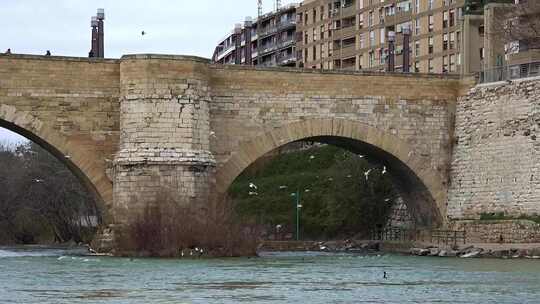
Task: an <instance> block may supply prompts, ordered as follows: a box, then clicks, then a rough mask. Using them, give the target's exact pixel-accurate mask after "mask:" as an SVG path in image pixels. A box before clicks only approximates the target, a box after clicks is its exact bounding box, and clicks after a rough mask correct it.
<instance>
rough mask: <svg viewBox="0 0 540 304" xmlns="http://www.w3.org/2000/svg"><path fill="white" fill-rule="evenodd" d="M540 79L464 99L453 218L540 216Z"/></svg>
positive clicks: (477, 91)
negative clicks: (497, 214) (500, 215)
mask: <svg viewBox="0 0 540 304" xmlns="http://www.w3.org/2000/svg"><path fill="white" fill-rule="evenodd" d="M539 123H540V79H539V78H536V79H532V78H531V79H527V80H520V81H516V82H513V83H497V84H491V85H489V86H477V87H476V88H474V89H472V90H471V91H470V93H469V94H468V95H467V96H465V97H462V98H460V99H459V100H458V104H457V109H456V127H455V137H456V139H455V144H456V146H455V147H454V150H453V159H452V165H451V185H450V187H449V194H448V197H449V200H448V202H449V204H448V216H449V218H451V219H479V218H480V216H481V215H482V214H483V213H504V214H505V215H506V216H512V217H516V218H517V217H519V216H521V215H523V214H526V215H533V214H535V213H537V214H540V139H539V138H538V137H539V136H540V124H539Z"/></svg>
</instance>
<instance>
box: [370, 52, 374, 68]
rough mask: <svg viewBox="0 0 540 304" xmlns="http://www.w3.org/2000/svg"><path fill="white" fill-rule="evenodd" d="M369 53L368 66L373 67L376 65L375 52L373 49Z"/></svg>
mask: <svg viewBox="0 0 540 304" xmlns="http://www.w3.org/2000/svg"><path fill="white" fill-rule="evenodd" d="M368 55H369V58H368V66H369V67H370V68H372V67H373V66H374V65H375V53H374V52H373V51H369V53H368Z"/></svg>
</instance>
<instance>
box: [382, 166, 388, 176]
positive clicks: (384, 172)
mask: <svg viewBox="0 0 540 304" xmlns="http://www.w3.org/2000/svg"><path fill="white" fill-rule="evenodd" d="M386 172H388V171H386V166H384V167H383V170H382V174H383V175H384V174H386Z"/></svg>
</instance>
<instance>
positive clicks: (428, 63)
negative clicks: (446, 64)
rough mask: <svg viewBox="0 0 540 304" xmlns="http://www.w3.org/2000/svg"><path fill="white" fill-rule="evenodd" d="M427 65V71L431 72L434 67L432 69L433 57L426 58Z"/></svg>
mask: <svg viewBox="0 0 540 304" xmlns="http://www.w3.org/2000/svg"><path fill="white" fill-rule="evenodd" d="M427 65H428V73H433V71H434V69H433V59H428V61H427Z"/></svg>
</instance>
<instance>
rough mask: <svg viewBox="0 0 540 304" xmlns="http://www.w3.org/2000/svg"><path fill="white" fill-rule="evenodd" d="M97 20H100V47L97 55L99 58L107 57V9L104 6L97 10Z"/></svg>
mask: <svg viewBox="0 0 540 304" xmlns="http://www.w3.org/2000/svg"><path fill="white" fill-rule="evenodd" d="M96 17H97V21H98V28H97V34H98V39H97V40H98V48H97V53H98V54H97V56H96V57H98V58H105V37H104V36H105V25H104V22H103V21H104V20H105V10H104V9H102V8H98V10H97V16H96Z"/></svg>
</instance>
